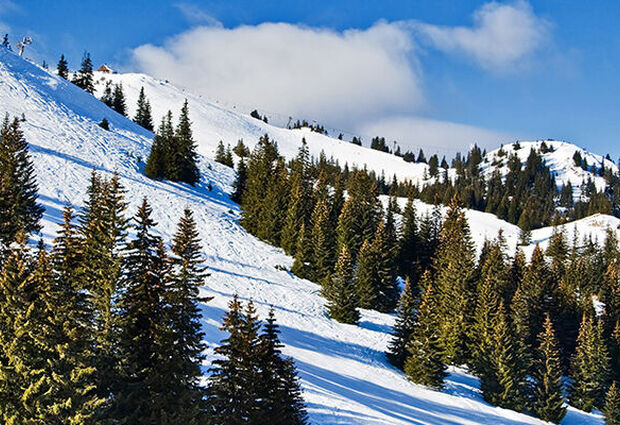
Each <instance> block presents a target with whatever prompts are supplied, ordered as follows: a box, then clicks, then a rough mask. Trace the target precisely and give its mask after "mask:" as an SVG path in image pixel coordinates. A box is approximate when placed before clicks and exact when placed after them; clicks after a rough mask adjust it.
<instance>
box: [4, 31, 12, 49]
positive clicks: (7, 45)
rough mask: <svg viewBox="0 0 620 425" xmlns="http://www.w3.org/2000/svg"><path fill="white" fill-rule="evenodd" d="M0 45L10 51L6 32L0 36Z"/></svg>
mask: <svg viewBox="0 0 620 425" xmlns="http://www.w3.org/2000/svg"><path fill="white" fill-rule="evenodd" d="M2 47H4V48H5V49H7V50H8V51H9V52H10V51H12V49H11V43H9V35H8V34H4V37H2Z"/></svg>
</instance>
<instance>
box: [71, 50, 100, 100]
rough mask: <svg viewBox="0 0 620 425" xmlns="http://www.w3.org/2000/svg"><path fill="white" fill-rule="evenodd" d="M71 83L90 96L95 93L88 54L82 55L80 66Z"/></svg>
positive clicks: (91, 64) (91, 62) (91, 65)
mask: <svg viewBox="0 0 620 425" xmlns="http://www.w3.org/2000/svg"><path fill="white" fill-rule="evenodd" d="M71 82H72V83H73V84H75V85H76V86H78V87H79V88H81V89H82V90H84V91H86V92H88V93H90V94H93V93H94V92H95V83H94V81H93V61H92V59H91V58H90V53H88V52H86V53H84V57H83V58H82V65H81V67H80V69H79V71H78V72H76V73H75V74H74V75H73V79H72V80H71Z"/></svg>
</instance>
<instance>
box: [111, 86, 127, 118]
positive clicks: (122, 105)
mask: <svg viewBox="0 0 620 425" xmlns="http://www.w3.org/2000/svg"><path fill="white" fill-rule="evenodd" d="M112 109H114V110H115V111H116V112H118V113H119V114H121V115H125V116H126V115H127V103H126V102H125V93H124V92H123V85H122V84H116V85H115V86H114V92H113V97H112Z"/></svg>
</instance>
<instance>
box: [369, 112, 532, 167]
mask: <svg viewBox="0 0 620 425" xmlns="http://www.w3.org/2000/svg"><path fill="white" fill-rule="evenodd" d="M358 131H359V133H360V134H364V135H366V136H365V140H368V139H369V138H370V137H372V136H374V135H381V136H384V137H385V138H386V139H388V140H397V141H398V145H399V146H400V148H401V150H402V151H403V152H404V151H407V150H414V151H417V149H419V148H420V147H421V148H423V149H424V150H425V151H426V152H427V153H429V152H438V153H439V154H442V153H443V154H445V155H446V156H448V157H450V156H452V155H454V154H455V153H456V152H464V151H465V150H466V149H468V148H469V147H470V146H473V145H474V144H477V145H478V146H480V147H482V148H493V149H494V148H496V147H498V146H499V145H500V144H501V143H506V142H513V141H515V140H517V139H520V137H517V136H515V135H510V134H507V133H502V132H498V131H492V130H487V129H483V128H479V127H474V126H470V125H465V124H457V123H453V122H447V121H438V120H432V119H427V118H420V117H411V116H399V117H388V118H384V119H379V120H376V121H371V122H369V123H365V124H363V125H361V126H360V127H359V129H358Z"/></svg>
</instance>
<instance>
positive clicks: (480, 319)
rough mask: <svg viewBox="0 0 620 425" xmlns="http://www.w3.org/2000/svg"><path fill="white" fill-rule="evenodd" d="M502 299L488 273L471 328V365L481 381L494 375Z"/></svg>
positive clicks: (479, 291) (479, 293)
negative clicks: (494, 349)
mask: <svg viewBox="0 0 620 425" xmlns="http://www.w3.org/2000/svg"><path fill="white" fill-rule="evenodd" d="M501 301H502V300H501V296H500V294H499V292H498V290H497V286H496V285H495V281H494V279H493V276H491V275H487V277H486V278H485V280H484V283H483V284H482V286H481V287H480V288H479V290H478V296H477V297H476V308H475V311H474V316H473V321H472V325H471V328H470V330H469V332H470V343H471V348H470V351H471V367H472V370H473V371H474V372H475V373H476V374H477V375H478V376H479V377H480V380H481V382H484V381H485V379H487V378H488V377H489V376H491V377H492V375H493V369H492V367H491V362H490V356H491V353H492V350H493V347H494V345H495V341H494V332H495V325H496V314H497V309H498V308H499V305H500V302H501ZM491 379H493V378H491Z"/></svg>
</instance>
